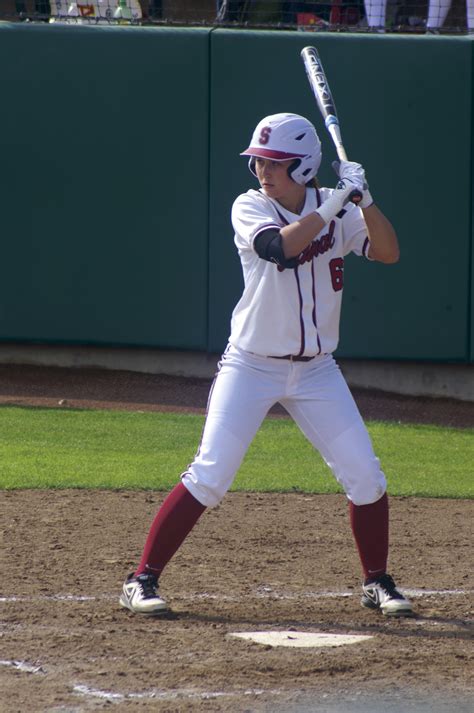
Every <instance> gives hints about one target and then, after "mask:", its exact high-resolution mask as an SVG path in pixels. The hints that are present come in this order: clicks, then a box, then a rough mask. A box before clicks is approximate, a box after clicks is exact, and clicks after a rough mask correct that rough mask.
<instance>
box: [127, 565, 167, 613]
mask: <svg viewBox="0 0 474 713" xmlns="http://www.w3.org/2000/svg"><path fill="white" fill-rule="evenodd" d="M157 586H158V582H157V579H156V577H155V576H154V575H153V574H139V575H137V576H135V575H134V574H130V575H129V576H128V577H127V580H126V582H124V585H123V589H122V594H121V595H120V599H119V602H120V604H121V606H123V607H125V609H129V610H130V611H131V612H133V613H134V614H148V615H151V616H158V615H160V614H166V613H167V612H168V611H169V607H168V605H167V603H166V602H165V600H164V599H162V598H161V597H160V596H159V594H158V592H157Z"/></svg>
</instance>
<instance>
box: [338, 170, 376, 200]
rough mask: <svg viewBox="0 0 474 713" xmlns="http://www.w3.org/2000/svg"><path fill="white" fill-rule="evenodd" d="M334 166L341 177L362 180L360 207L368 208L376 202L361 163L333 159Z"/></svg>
mask: <svg viewBox="0 0 474 713" xmlns="http://www.w3.org/2000/svg"><path fill="white" fill-rule="evenodd" d="M332 167H333V169H334V171H335V172H336V175H337V176H338V177H339V178H349V179H351V180H353V181H361V182H362V187H363V188H362V200H361V201H360V202H359V203H358V206H359V208H368V207H369V206H371V205H372V203H373V202H374V199H373V198H372V196H371V194H370V191H369V186H368V183H367V179H366V177H365V171H364V169H363V167H362V166H361V164H360V163H356V162H355V161H333V164H332Z"/></svg>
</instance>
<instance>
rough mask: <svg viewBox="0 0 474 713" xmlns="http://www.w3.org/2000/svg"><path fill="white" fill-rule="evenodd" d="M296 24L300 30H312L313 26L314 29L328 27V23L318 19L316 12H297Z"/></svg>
mask: <svg viewBox="0 0 474 713" xmlns="http://www.w3.org/2000/svg"><path fill="white" fill-rule="evenodd" d="M296 24H297V25H298V28H299V29H303V28H304V29H306V30H308V29H310V28H311V26H314V28H315V29H316V28H321V27H327V25H328V23H327V22H326V20H323V19H322V18H321V17H318V16H317V15H315V14H314V12H297V13H296Z"/></svg>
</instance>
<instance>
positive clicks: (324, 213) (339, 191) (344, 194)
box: [316, 178, 363, 223]
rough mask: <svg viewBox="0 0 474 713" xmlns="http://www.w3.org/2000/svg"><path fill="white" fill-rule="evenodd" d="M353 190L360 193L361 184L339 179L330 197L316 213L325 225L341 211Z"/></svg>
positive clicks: (347, 179)
mask: <svg viewBox="0 0 474 713" xmlns="http://www.w3.org/2000/svg"><path fill="white" fill-rule="evenodd" d="M355 190H357V191H360V192H361V193H362V190H363V187H362V183H360V182H359V181H355V180H352V179H349V178H344V179H341V180H340V181H339V183H338V184H337V186H336V188H335V189H334V190H333V192H332V193H331V195H330V197H329V198H328V199H327V201H324V203H323V204H322V206H320V207H319V208H318V210H317V211H316V213H318V215H320V216H321V218H322V219H323V220H324V222H325V223H329V221H330V220H331V219H332V218H334V216H335V215H337V214H338V213H339V212H340V211H341V210H342V209H343V207H344V206H345V205H346V203H348V202H349V201H350V199H351V194H352V192H353V191H355Z"/></svg>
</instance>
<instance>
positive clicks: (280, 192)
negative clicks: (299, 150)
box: [255, 157, 305, 210]
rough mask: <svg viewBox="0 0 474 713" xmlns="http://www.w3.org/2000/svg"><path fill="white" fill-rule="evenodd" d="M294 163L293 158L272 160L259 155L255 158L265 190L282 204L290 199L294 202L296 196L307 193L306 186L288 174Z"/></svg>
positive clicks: (270, 196) (257, 171)
mask: <svg viewBox="0 0 474 713" xmlns="http://www.w3.org/2000/svg"><path fill="white" fill-rule="evenodd" d="M292 163H294V159H292V158H290V159H289V160H288V161H272V160H271V159H268V158H259V157H257V158H256V159H255V171H256V173H257V178H258V180H259V182H260V185H261V187H262V190H263V192H264V193H265V194H266V195H267V196H268V197H269V198H274V199H275V200H277V201H279V202H280V203H281V204H282V205H286V203H288V200H290V202H291V203H293V199H294V197H296V198H297V199H298V198H299V196H300V194H304V193H305V189H304V186H300V185H299V184H298V183H295V181H293V179H291V178H290V176H289V175H288V168H289V167H290V166H291V164H292ZM293 210H294V209H293Z"/></svg>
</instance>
